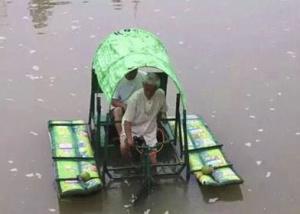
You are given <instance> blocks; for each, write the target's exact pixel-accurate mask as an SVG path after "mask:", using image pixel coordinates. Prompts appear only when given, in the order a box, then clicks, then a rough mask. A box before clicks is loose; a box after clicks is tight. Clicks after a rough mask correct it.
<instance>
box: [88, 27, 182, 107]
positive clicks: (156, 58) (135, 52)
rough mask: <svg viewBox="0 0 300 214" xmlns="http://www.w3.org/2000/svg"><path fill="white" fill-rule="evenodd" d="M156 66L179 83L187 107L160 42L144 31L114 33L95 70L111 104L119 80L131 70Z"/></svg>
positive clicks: (100, 51)
mask: <svg viewBox="0 0 300 214" xmlns="http://www.w3.org/2000/svg"><path fill="white" fill-rule="evenodd" d="M141 67H153V68H157V69H159V70H161V71H162V72H165V73H166V74H167V75H168V76H169V77H170V78H171V79H172V80H173V81H174V83H175V85H176V87H177V89H178V91H179V93H180V94H181V97H182V100H183V103H184V105H185V101H186V98H185V95H184V93H183V89H182V86H181V85H180V83H179V81H178V79H177V76H176V74H175V72H174V70H173V68H172V66H171V64H170V60H169V57H168V55H167V52H166V49H165V47H164V46H163V44H162V43H161V42H160V41H159V39H158V38H157V37H156V36H155V35H153V34H152V33H150V32H147V31H144V30H141V29H123V30H120V31H117V32H114V33H112V34H110V35H109V36H108V37H107V39H106V40H104V42H103V43H102V44H100V46H99V47H98V49H97V51H96V54H95V56H94V59H93V70H94V72H95V74H96V76H97V80H98V84H99V86H100V87H101V89H102V91H103V93H104V94H105V96H106V98H107V99H108V101H109V102H110V101H111V99H112V97H113V94H114V91H115V89H116V88H117V86H118V83H119V81H120V80H121V79H122V78H123V77H124V76H125V74H127V73H128V72H129V71H130V70H132V69H135V68H141Z"/></svg>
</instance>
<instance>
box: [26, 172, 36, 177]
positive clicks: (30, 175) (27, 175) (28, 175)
mask: <svg viewBox="0 0 300 214" xmlns="http://www.w3.org/2000/svg"><path fill="white" fill-rule="evenodd" d="M25 176H26V177H27V178H32V177H33V176H34V174H33V173H29V174H26V175H25Z"/></svg>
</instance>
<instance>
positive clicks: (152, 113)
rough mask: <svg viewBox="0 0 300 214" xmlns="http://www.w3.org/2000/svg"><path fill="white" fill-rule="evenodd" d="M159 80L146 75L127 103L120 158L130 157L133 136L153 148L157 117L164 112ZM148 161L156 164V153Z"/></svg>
mask: <svg viewBox="0 0 300 214" xmlns="http://www.w3.org/2000/svg"><path fill="white" fill-rule="evenodd" d="M159 85H160V79H159V77H158V76H157V75H156V74H155V73H148V74H147V75H146V77H145V78H144V81H143V88H141V89H139V90H137V91H136V92H134V94H133V95H132V96H131V97H130V99H129V100H128V102H127V109H126V111H125V114H124V116H123V120H122V126H123V130H122V134H121V137H120V142H121V144H120V149H121V153H122V156H123V157H125V158H128V157H130V148H131V147H133V136H138V137H140V136H143V137H144V139H145V141H146V144H147V145H148V146H150V147H154V146H155V145H156V143H157V139H156V134H157V117H158V115H159V114H160V113H161V114H163V115H164V114H165V112H166V99H165V93H164V91H163V90H162V89H159ZM150 160H151V162H152V163H153V164H155V163H156V151H155V149H153V151H152V152H151V153H150Z"/></svg>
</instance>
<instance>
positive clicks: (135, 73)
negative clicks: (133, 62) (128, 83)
mask: <svg viewBox="0 0 300 214" xmlns="http://www.w3.org/2000/svg"><path fill="white" fill-rule="evenodd" d="M137 73H138V69H135V70H133V71H130V72H129V73H128V74H126V75H125V77H126V79H128V80H133V79H134V78H135V77H136V75H137Z"/></svg>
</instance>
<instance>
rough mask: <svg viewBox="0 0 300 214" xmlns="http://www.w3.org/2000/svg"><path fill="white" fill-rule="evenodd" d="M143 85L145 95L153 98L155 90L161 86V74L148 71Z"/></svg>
mask: <svg viewBox="0 0 300 214" xmlns="http://www.w3.org/2000/svg"><path fill="white" fill-rule="evenodd" d="M143 86H144V93H145V96H146V97H147V98H148V99H151V97H152V96H153V95H154V93H155V91H156V90H157V89H158V88H159V86H160V78H159V76H157V74H155V73H147V75H146V77H145V79H144V81H143Z"/></svg>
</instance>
